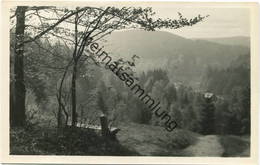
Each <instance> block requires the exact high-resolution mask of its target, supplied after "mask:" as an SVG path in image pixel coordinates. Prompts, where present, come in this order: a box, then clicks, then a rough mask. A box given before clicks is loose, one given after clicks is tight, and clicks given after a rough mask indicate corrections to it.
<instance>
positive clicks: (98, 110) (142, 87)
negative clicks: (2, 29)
mask: <svg viewBox="0 0 260 165" xmlns="http://www.w3.org/2000/svg"><path fill="white" fill-rule="evenodd" d="M125 10H126V11H125ZM46 11H48V12H47V15H48V14H50V13H53V15H55V17H54V18H52V19H50V18H49V17H52V16H53V15H48V16H49V17H44V16H41V14H43V15H44V14H45V15H46ZM13 13H14V17H17V19H16V21H14V20H12V21H11V22H12V25H13V26H12V27H11V28H10V38H11V39H10V126H11V127H10V154H13V155H85V156H86V155H109V156H111V155H117V156H132V155H135V156H139V155H148V156H219V157H220V156H249V155H250V153H249V151H250V132H251V130H250V122H251V120H250V51H249V48H248V47H244V46H239V45H228V44H226V45H225V44H219V43H214V42H211V41H206V40H193V39H187V38H183V37H180V36H177V35H174V34H172V33H168V32H163V31H160V30H161V29H163V28H169V29H177V28H182V27H185V26H193V25H195V24H197V23H200V22H201V21H203V20H204V19H206V18H207V16H201V15H198V16H196V17H194V18H190V19H186V18H184V17H183V16H182V15H181V14H180V13H179V14H178V15H179V19H177V20H175V19H173V20H171V19H156V18H153V15H154V14H155V13H153V11H152V8H135V7H130V8H122V9H119V8H116V7H107V8H96V7H85V8H76V9H63V8H61V9H60V8H56V7H46V8H45V7H36V8H35V7H32V8H31V7H28V8H27V7H17V9H13ZM26 13H27V14H28V15H26ZM14 17H13V18H14ZM31 17H32V18H31ZM34 17H36V18H34ZM150 17H151V18H150ZM25 18H26V19H25ZM29 18H30V19H31V20H33V19H35V20H38V23H39V24H36V25H35V24H34V23H35V22H37V21H35V22H33V21H32V22H30V19H29ZM152 18H153V19H152ZM11 19H12V18H11ZM152 20H153V21H154V22H151V21H152ZM55 21H57V22H56V24H55V23H54V24H53V22H55ZM31 24H32V25H31ZM68 27H69V28H68ZM128 29H139V30H130V31H129V30H128ZM114 31H118V32H114ZM35 34H36V35H35ZM93 50H97V51H96V52H95V51H93ZM101 50H102V51H101ZM100 52H102V53H101V54H99V53H100ZM102 55H103V56H102ZM100 57H103V59H100ZM97 59H99V61H98V60H97ZM108 63H110V65H108ZM111 64H113V65H111ZM111 68H112V69H111ZM115 68H117V69H118V68H121V71H122V72H123V73H119V71H118V72H114V70H115ZM122 75H124V76H125V77H123V78H122V77H120V76H122ZM123 79H124V80H123ZM133 82H135V83H136V84H138V86H137V88H138V89H136V91H134V90H133V88H130V86H131V84H133ZM129 84H130V85H129ZM138 92H139V93H138ZM140 93H141V94H140ZM143 93H145V94H146V95H145V96H147V97H146V99H147V98H148V99H147V100H145V101H144V98H145V97H143V98H141V97H140V95H142V94H143ZM138 94H139V96H138ZM151 102H152V104H150V106H149V107H148V106H147V105H148V104H147V103H151ZM155 102H158V103H160V104H157V105H159V107H156V106H154V105H155ZM151 106H154V107H153V108H155V107H156V108H157V109H156V110H155V109H152V110H151V109H150V108H151ZM170 119H172V121H174V122H175V123H176V127H174V128H173V129H172V130H169V129H167V127H165V125H166V126H167V124H169V121H170Z"/></svg>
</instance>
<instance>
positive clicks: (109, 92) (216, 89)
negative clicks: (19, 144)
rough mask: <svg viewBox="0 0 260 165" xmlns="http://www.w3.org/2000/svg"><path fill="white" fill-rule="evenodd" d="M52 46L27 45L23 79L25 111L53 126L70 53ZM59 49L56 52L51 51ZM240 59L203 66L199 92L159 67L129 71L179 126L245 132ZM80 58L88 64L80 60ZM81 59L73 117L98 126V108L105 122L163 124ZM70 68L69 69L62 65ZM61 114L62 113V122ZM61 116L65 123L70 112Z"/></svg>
mask: <svg viewBox="0 0 260 165" xmlns="http://www.w3.org/2000/svg"><path fill="white" fill-rule="evenodd" d="M41 45H42V48H47V47H48V44H47V43H45V42H41ZM53 48H54V49H53V50H54V54H50V53H48V50H47V49H45V50H42V49H41V50H38V49H37V45H36V44H31V45H30V48H29V47H28V50H27V52H28V54H27V56H26V57H25V64H26V65H25V71H26V73H27V74H26V77H25V84H26V88H27V91H28V92H27V97H26V109H27V116H30V113H34V112H35V111H37V112H38V114H40V115H39V116H38V117H40V118H41V119H44V120H48V121H51V122H49V123H53V125H54V126H55V125H56V119H57V107H58V103H57V97H56V95H57V92H58V89H57V88H58V85H57V84H59V82H60V80H59V79H60V77H61V76H62V73H63V72H62V70H63V69H62V67H63V66H64V65H65V63H66V61H68V60H69V59H67V58H66V56H68V57H69V54H70V53H71V52H70V51H69V50H67V49H66V48H65V47H64V46H62V44H60V43H56V44H55V45H54V46H53ZM66 50H67V51H66ZM37 54H39V55H37ZM40 54H45V56H41V55H40ZM59 54H62V56H57V55H59ZM11 57H12V56H11ZM61 59H62V60H61ZM245 59H246V57H245V56H242V57H239V58H238V59H237V60H236V61H234V62H233V63H232V64H231V66H230V67H229V68H226V69H222V70H221V69H214V68H209V69H208V70H207V72H206V73H207V74H205V76H204V77H203V78H204V81H203V83H202V85H204V86H203V88H204V89H206V90H205V92H202V91H197V90H194V89H192V88H191V87H188V86H185V85H184V84H182V83H175V82H173V81H172V79H173V78H171V80H170V79H169V76H168V72H167V71H165V70H163V69H157V70H150V71H148V72H143V73H141V74H138V75H137V74H136V73H135V77H136V78H137V81H138V82H139V84H140V86H142V87H143V89H145V91H146V92H147V93H149V94H150V95H151V96H152V97H153V98H154V99H157V100H158V101H160V105H161V109H162V110H165V111H167V112H168V113H169V114H170V115H171V116H173V117H174V120H175V121H177V123H178V127H179V128H182V129H188V130H191V131H194V132H198V133H202V134H249V133H250V77H249V75H250V72H249V67H248V65H247V63H246V62H245ZM86 62H87V63H88V65H83V64H84V63H86ZM84 63H83V62H82V63H79V65H81V70H80V72H79V73H78V81H77V91H78V92H77V96H76V97H77V105H78V109H77V118H78V122H80V123H85V124H95V125H98V124H99V116H100V114H101V113H103V114H105V115H107V116H108V119H109V124H110V126H116V125H118V124H120V123H126V122H136V123H141V124H149V125H163V124H164V123H163V122H162V121H161V120H160V119H158V117H155V116H154V114H153V113H152V112H151V111H150V110H149V108H147V106H146V105H145V104H144V103H143V102H141V101H140V100H139V98H138V97H136V96H135V95H134V94H133V93H132V91H130V90H129V89H128V88H127V87H126V86H125V85H124V83H123V82H122V81H120V80H119V79H118V78H117V77H116V76H115V75H113V74H112V73H111V72H110V71H109V70H106V69H104V68H102V67H99V66H96V65H93V64H91V60H89V61H84ZM51 66H52V67H51ZM70 72H72V70H68V73H70ZM70 78H71V77H70V76H66V78H65V80H64V87H63V95H62V99H63V102H64V107H65V109H66V113H67V114H71V113H72V112H71V105H70V102H71V95H70V83H71V82H70ZM205 82H206V83H205ZM55 86H56V88H55ZM221 89H222V90H221ZM223 89H225V90H223ZM207 94H208V95H209V96H210V98H207V97H208V96H207ZM32 111H33V112H32ZM66 113H62V116H63V122H65V120H66ZM28 119H29V118H28ZM36 120H37V119H36ZM44 120H41V121H44ZM67 120H68V121H69V122H70V121H71V117H70V116H68V119H67ZM38 121H39V120H38ZM68 121H67V122H68ZM162 129H163V128H162Z"/></svg>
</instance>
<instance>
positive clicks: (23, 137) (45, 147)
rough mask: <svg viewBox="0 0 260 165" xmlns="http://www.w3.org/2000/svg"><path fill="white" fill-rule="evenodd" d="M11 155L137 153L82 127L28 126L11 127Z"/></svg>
mask: <svg viewBox="0 0 260 165" xmlns="http://www.w3.org/2000/svg"><path fill="white" fill-rule="evenodd" d="M10 135H11V136H10V137H11V139H10V144H11V146H10V151H11V152H10V154H13V155H118V156H120V155H138V154H137V153H135V152H132V151H129V150H128V149H126V148H125V147H123V146H121V144H119V143H118V142H117V141H112V140H108V139H104V138H103V137H101V136H99V134H97V133H95V132H94V131H90V130H87V129H81V128H64V129H63V130H60V131H59V132H57V130H56V129H55V128H42V127H39V126H38V127H36V126H33V127H30V129H21V128H17V129H12V130H11V134H10Z"/></svg>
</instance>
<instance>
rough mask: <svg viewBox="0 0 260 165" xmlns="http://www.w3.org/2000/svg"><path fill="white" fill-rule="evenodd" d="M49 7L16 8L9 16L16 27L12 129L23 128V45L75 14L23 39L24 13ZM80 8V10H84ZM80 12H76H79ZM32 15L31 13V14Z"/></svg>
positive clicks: (68, 15)
mask: <svg viewBox="0 0 260 165" xmlns="http://www.w3.org/2000/svg"><path fill="white" fill-rule="evenodd" d="M50 8H51V7H43V6H39V7H26V6H18V7H17V8H16V10H15V14H14V15H13V16H11V19H12V18H14V17H15V16H16V26H15V39H14V40H15V47H14V49H15V50H14V61H15V62H14V77H15V79H14V87H11V102H10V103H11V106H10V124H11V126H12V127H15V126H24V124H25V117H26V116H25V94H26V89H25V84H24V62H23V59H24V44H25V43H30V42H33V41H36V40H37V39H39V38H40V37H42V36H43V35H45V34H46V33H48V32H49V31H50V30H52V29H53V28H54V27H56V26H57V25H59V24H60V23H61V22H63V21H64V20H66V19H68V18H69V17H71V16H73V15H74V14H75V13H69V14H68V13H66V14H65V15H64V16H63V17H61V18H60V19H59V20H58V21H57V22H56V23H54V24H53V25H51V26H48V27H47V28H46V29H44V30H42V31H40V32H39V33H38V34H37V35H35V36H34V37H29V39H27V40H26V39H25V28H26V24H25V20H26V16H25V14H26V12H28V11H34V12H36V13H37V12H38V11H39V10H42V9H50ZM84 9H85V8H82V9H81V10H84ZM81 10H79V11H77V12H80V11H81ZM31 14H32V13H31Z"/></svg>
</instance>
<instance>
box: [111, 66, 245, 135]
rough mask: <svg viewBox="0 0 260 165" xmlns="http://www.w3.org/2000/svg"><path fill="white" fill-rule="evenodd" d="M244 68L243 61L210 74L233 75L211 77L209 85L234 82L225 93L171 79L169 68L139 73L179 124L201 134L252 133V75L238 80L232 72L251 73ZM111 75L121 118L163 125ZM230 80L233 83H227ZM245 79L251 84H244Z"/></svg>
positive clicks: (164, 108) (163, 107) (146, 87)
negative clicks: (223, 78)
mask: <svg viewBox="0 0 260 165" xmlns="http://www.w3.org/2000/svg"><path fill="white" fill-rule="evenodd" d="M240 67H241V68H240ZM243 69H245V68H244V66H243V65H242V66H236V67H235V68H233V67H232V68H227V69H224V70H219V71H218V72H211V74H210V75H209V74H208V76H212V77H214V76H215V77H217V75H223V77H225V76H228V77H229V78H230V80H226V81H224V80H222V82H221V83H220V82H219V81H216V82H214V80H210V81H209V82H210V84H209V85H211V86H213V84H215V86H216V87H217V86H218V85H219V84H218V82H219V83H220V84H222V86H224V85H229V84H231V89H230V90H227V91H228V92H227V93H226V95H225V96H221V95H218V93H219V92H216V90H217V89H215V90H210V89H209V90H205V92H201V91H195V90H193V89H192V88H190V87H187V86H185V85H183V84H181V83H172V82H170V80H169V77H168V75H167V72H166V71H164V70H162V69H158V70H154V71H148V72H147V73H142V74H141V75H139V78H140V79H139V83H140V85H141V86H142V87H143V88H144V89H145V90H146V92H147V93H150V94H151V96H153V98H156V99H158V101H160V102H161V107H162V109H163V110H166V111H167V112H168V113H169V114H171V115H172V116H173V117H174V118H175V120H176V121H177V123H178V126H179V128H182V129H188V130H191V131H194V132H198V133H202V134H239V135H241V134H249V133H250V86H249V82H250V79H249V77H244V79H246V80H243V81H238V82H237V79H236V78H237V76H233V75H240V72H238V73H237V71H242V72H247V73H241V75H244V74H249V70H248V69H247V71H244V70H243ZM221 72H223V74H221ZM216 74H217V75H216ZM110 78H111V79H110V80H109V81H107V82H108V84H111V86H112V88H113V89H114V92H116V93H117V94H118V95H117V97H118V100H121V110H120V111H121V113H120V114H123V115H121V118H122V121H126V120H130V121H134V122H138V123H143V124H151V125H162V123H160V121H159V120H158V118H156V117H154V115H153V114H152V112H150V111H149V109H148V108H147V107H146V106H145V105H144V104H143V103H141V102H140V101H139V100H138V99H137V98H135V96H134V95H133V94H132V93H131V92H130V91H127V90H126V89H125V88H124V87H123V84H121V82H120V81H118V80H116V79H114V77H110ZM209 78H211V77H209ZM241 79H243V78H241ZM227 81H229V82H230V83H226V82H227ZM245 81H247V82H248V84H246V85H245ZM235 83H236V84H237V85H236V84H235ZM207 91H208V92H207ZM123 107H124V108H123Z"/></svg>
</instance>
